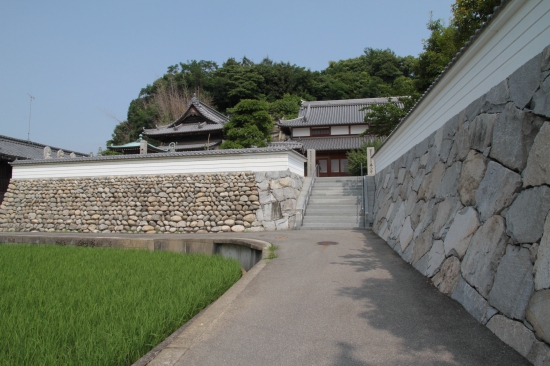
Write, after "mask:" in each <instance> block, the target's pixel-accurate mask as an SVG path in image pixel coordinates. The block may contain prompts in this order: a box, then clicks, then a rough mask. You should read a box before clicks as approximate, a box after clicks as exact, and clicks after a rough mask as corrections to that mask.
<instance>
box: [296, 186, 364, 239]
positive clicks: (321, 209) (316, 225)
mask: <svg viewBox="0 0 550 366" xmlns="http://www.w3.org/2000/svg"><path fill="white" fill-rule="evenodd" d="M361 187H362V184H361V178H360V177H326V178H325V177H323V178H316V179H315V184H314V185H313V189H312V191H311V196H310V198H309V203H308V205H307V208H306V212H305V216H304V221H303V224H302V227H301V230H334V229H346V230H347V229H363V228H364V225H363V220H362V217H361Z"/></svg>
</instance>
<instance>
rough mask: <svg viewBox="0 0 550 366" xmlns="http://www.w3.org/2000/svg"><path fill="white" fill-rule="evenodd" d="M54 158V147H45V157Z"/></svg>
mask: <svg viewBox="0 0 550 366" xmlns="http://www.w3.org/2000/svg"><path fill="white" fill-rule="evenodd" d="M51 158H52V148H51V147H49V146H46V147H44V159H51Z"/></svg>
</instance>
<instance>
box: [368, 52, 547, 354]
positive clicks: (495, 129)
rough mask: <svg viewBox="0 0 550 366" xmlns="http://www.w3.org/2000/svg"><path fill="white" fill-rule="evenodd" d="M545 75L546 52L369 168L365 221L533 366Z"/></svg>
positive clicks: (541, 325)
mask: <svg viewBox="0 0 550 366" xmlns="http://www.w3.org/2000/svg"><path fill="white" fill-rule="evenodd" d="M549 75H550V49H549V48H548V47H547V48H546V49H545V50H544V52H543V53H541V54H539V55H538V56H536V57H535V58H533V59H532V60H530V61H529V62H527V63H526V64H525V65H524V66H522V67H521V68H519V69H518V70H517V71H516V72H515V73H513V74H512V75H510V76H509V77H508V78H507V79H506V80H504V81H503V82H501V83H500V84H499V85H497V86H495V87H494V88H492V89H491V90H490V91H489V92H488V93H487V94H485V95H484V96H482V97H480V98H479V99H477V100H476V101H474V102H473V103H471V104H470V105H469V106H468V107H467V108H466V109H465V110H463V111H462V112H460V113H459V114H458V115H456V116H454V118H452V119H451V120H449V121H448V122H447V123H446V124H445V125H444V126H443V127H442V128H440V129H439V130H438V131H436V132H435V133H433V134H432V135H430V136H429V137H428V138H426V139H425V140H424V141H422V142H421V143H419V144H418V145H416V146H415V147H414V148H412V149H411V150H409V151H408V152H407V153H406V154H405V155H403V156H402V157H400V158H399V159H398V160H397V161H395V162H393V163H392V164H391V165H390V166H388V167H386V168H385V169H383V170H382V171H381V172H379V173H378V174H377V175H376V198H375V211H374V212H375V220H374V224H373V229H374V231H375V232H376V233H377V234H378V235H380V236H381V237H382V238H383V239H384V240H386V241H387V242H388V244H389V245H390V246H391V247H392V248H394V250H395V251H396V252H398V253H399V254H400V255H401V256H402V257H403V259H404V260H406V261H407V262H409V263H411V264H412V265H413V266H414V267H415V268H416V269H417V270H418V271H420V272H421V273H423V274H424V275H425V276H427V277H429V278H431V280H432V282H433V284H434V285H435V286H436V287H437V288H438V289H439V290H440V291H441V292H443V293H445V294H447V295H449V296H451V297H452V298H453V299H455V300H456V301H458V302H460V303H461V304H462V305H463V306H464V308H465V309H466V310H467V311H468V312H469V313H470V314H471V315H472V316H473V317H474V318H476V319H477V320H478V321H479V322H481V323H482V324H486V325H487V327H488V328H489V329H491V330H492V331H493V332H494V333H495V334H496V335H497V336H498V337H499V338H500V339H502V340H503V341H504V342H506V343H508V344H509V345H511V346H512V347H513V348H515V349H516V350H517V351H518V352H519V353H521V354H522V355H523V356H525V357H527V358H528V359H529V360H530V361H531V362H533V363H535V364H543V363H544V362H550V348H549V347H548V344H549V343H550V215H549V211H550V121H549V120H550V77H549ZM544 364H547V363H544Z"/></svg>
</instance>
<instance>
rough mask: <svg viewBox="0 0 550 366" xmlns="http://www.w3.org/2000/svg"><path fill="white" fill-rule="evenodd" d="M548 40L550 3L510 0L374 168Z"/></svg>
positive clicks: (395, 136) (377, 157)
mask: <svg viewBox="0 0 550 366" xmlns="http://www.w3.org/2000/svg"><path fill="white" fill-rule="evenodd" d="M549 39H550V1H547V0H528V1H521V0H514V1H508V5H507V6H506V7H504V9H502V11H501V13H500V14H498V16H497V17H496V18H495V19H493V21H491V23H490V24H489V26H488V27H487V29H485V30H484V31H483V32H482V33H481V34H480V35H479V37H478V39H476V40H475V42H473V43H472V45H471V46H470V47H468V48H467V49H466V51H465V53H464V54H463V55H462V57H460V58H459V59H458V60H457V61H456V63H455V64H454V65H452V67H451V68H449V69H448V70H447V71H446V73H445V75H444V76H443V77H442V78H441V80H440V81H439V82H438V83H437V84H435V85H434V86H433V87H432V89H431V90H430V92H429V93H428V94H427V95H426V96H425V97H424V100H423V101H422V103H420V104H419V105H417V106H416V108H415V109H414V110H413V111H412V112H411V114H410V115H409V117H408V118H406V119H405V120H404V121H403V122H402V125H401V126H400V128H399V129H397V130H396V131H394V132H393V133H392V135H391V136H390V137H389V138H388V140H387V141H386V143H385V144H384V145H383V146H382V147H381V148H380V150H379V151H378V152H377V153H376V155H375V160H376V169H377V170H382V169H384V168H385V167H387V166H388V165H390V164H391V163H392V162H393V161H395V160H396V159H398V158H399V157H400V156H402V155H403V154H405V153H406V152H407V151H409V150H410V149H412V148H413V147H414V146H415V145H417V144H418V143H420V142H422V141H423V140H424V139H425V137H426V136H428V135H430V134H431V133H433V132H434V131H436V130H438V129H439V128H441V127H442V126H443V124H444V123H445V122H446V121H448V120H449V119H450V118H451V117H453V116H455V115H457V114H458V113H459V112H460V111H462V110H464V109H465V108H466V107H467V106H468V105H470V104H471V103H472V102H473V101H474V100H478V99H479V98H480V97H481V96H482V95H484V94H485V93H487V92H488V91H489V90H490V89H491V88H492V87H494V86H495V85H497V84H499V83H500V82H501V81H502V80H504V79H505V78H506V77H507V76H508V75H511V74H512V73H513V72H514V71H515V70H516V69H517V68H518V66H519V65H523V64H525V63H526V62H527V61H528V60H530V59H532V58H533V57H534V56H535V55H536V54H538V53H540V52H541V50H542V49H543V48H544V47H546V46H547V45H548V40H549ZM529 81H530V80H528V79H525V80H524V82H529ZM522 107H523V106H522Z"/></svg>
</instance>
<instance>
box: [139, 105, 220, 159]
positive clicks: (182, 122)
mask: <svg viewBox="0 0 550 366" xmlns="http://www.w3.org/2000/svg"><path fill="white" fill-rule="evenodd" d="M228 121H229V117H227V116H225V115H223V114H221V113H220V112H218V111H216V110H215V109H213V108H211V107H210V106H208V105H206V104H204V103H203V102H201V101H200V100H199V99H197V97H196V96H193V98H192V99H191V102H190V103H189V106H188V107H187V109H186V111H185V112H184V113H183V114H182V115H181V116H180V117H179V118H178V119H177V120H175V121H174V122H173V123H171V124H169V125H167V126H157V127H156V128H152V129H144V130H143V135H144V136H146V137H148V138H149V139H152V140H155V141H159V142H160V144H158V145H157V146H155V148H158V149H166V150H168V148H169V145H170V143H172V142H173V143H174V145H175V146H174V149H175V151H198V150H217V149H219V146H220V145H221V143H222V142H223V136H222V128H223V126H224V125H225V124H226V123H227V122H228Z"/></svg>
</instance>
